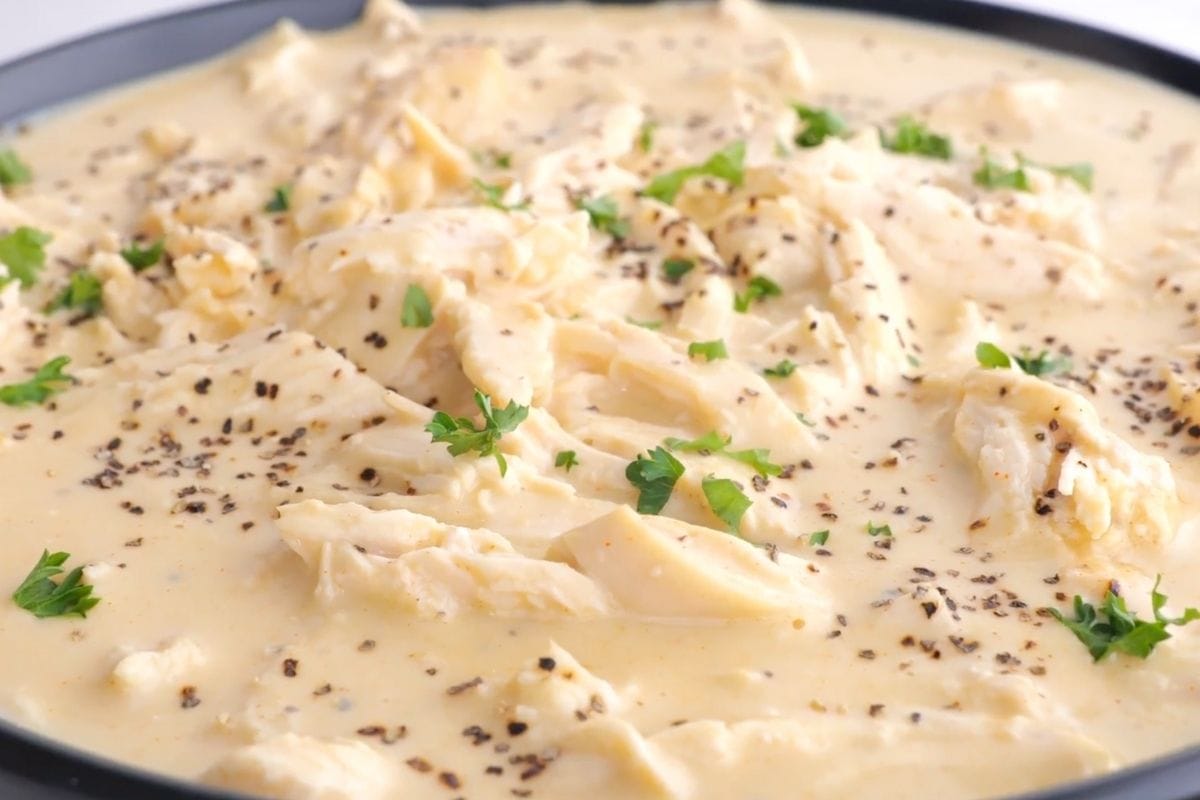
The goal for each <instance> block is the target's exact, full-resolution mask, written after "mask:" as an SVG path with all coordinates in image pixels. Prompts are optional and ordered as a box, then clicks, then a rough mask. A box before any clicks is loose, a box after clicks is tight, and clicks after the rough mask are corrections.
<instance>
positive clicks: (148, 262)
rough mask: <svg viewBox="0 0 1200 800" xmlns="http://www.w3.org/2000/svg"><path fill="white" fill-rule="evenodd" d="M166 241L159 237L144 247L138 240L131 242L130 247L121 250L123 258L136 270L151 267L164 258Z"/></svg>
mask: <svg viewBox="0 0 1200 800" xmlns="http://www.w3.org/2000/svg"><path fill="white" fill-rule="evenodd" d="M165 248H166V244H165V242H163V240H162V239H158V240H157V241H155V242H153V243H152V244H151V245H150V246H149V247H142V246H140V245H139V244H138V243H137V242H130V243H129V247H126V248H125V249H124V250H122V251H121V258H123V259H125V263H126V264H128V265H129V266H130V267H132V268H133V271H134V272H141V271H142V270H146V269H150V268H151V267H153V266H154V265H155V264H157V263H158V262H159V261H161V260H162V257H163V251H164V249H165Z"/></svg>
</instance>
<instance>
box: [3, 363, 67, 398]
mask: <svg viewBox="0 0 1200 800" xmlns="http://www.w3.org/2000/svg"><path fill="white" fill-rule="evenodd" d="M70 363H71V359H70V358H68V357H67V356H59V357H57V358H52V359H50V360H49V361H47V362H46V363H45V364H42V366H40V367H38V370H37V372H35V373H34V374H33V377H32V378H30V379H29V380H27V381H24V382H22V383H10V384H8V385H6V386H0V403H4V405H6V406H30V405H37V404H39V403H43V402H45V401H46V399H47V398H49V397H51V396H52V395H55V394H58V393H59V392H61V391H62V390H63V389H65V388H67V384H69V383H70V382H71V376H70V375H67V374H66V373H64V372H63V368H64V367H66V366H67V364H70Z"/></svg>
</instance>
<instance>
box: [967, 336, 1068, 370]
mask: <svg viewBox="0 0 1200 800" xmlns="http://www.w3.org/2000/svg"><path fill="white" fill-rule="evenodd" d="M975 359H976V360H977V361H978V362H979V366H981V367H983V368H984V369H1008V368H1009V367H1011V366H1012V365H1013V364H1014V363H1015V364H1016V365H1017V366H1018V367H1019V368H1020V369H1021V371H1022V372H1024V373H1025V374H1026V375H1033V376H1034V377H1041V376H1042V375H1053V374H1055V373H1056V372H1066V371H1067V370H1069V369H1070V368H1071V362H1070V360H1069V359H1067V358H1065V357H1063V356H1051V355H1050V353H1049V351H1047V350H1043V351H1041V352H1040V353H1038V354H1037V355H1036V356H1035V355H1033V351H1032V350H1030V349H1029V348H1028V347H1023V348H1021V353H1020V354H1019V355H1011V356H1010V355H1009V354H1008V353H1006V352H1004V351H1003V350H1001V349H1000V348H999V347H997V346H996V345H994V344H992V343H991V342H980V343H979V344H977V345H975Z"/></svg>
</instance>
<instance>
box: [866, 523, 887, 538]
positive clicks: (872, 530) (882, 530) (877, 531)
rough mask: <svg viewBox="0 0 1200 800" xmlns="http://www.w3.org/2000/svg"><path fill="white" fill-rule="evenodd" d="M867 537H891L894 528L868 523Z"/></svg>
mask: <svg viewBox="0 0 1200 800" xmlns="http://www.w3.org/2000/svg"><path fill="white" fill-rule="evenodd" d="M867 535H868V536H891V535H892V526H891V525H886V524H885V525H876V524H875V523H874V522H868V523H867Z"/></svg>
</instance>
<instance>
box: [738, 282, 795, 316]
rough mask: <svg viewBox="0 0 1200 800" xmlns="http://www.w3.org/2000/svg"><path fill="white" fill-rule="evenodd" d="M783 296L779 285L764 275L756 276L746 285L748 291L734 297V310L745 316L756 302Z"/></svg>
mask: <svg viewBox="0 0 1200 800" xmlns="http://www.w3.org/2000/svg"><path fill="white" fill-rule="evenodd" d="M782 294H783V289H781V288H780V287H779V284H778V283H776V282H775V281H773V280H771V279H770V278H768V277H766V276H764V275H755V276H754V277H753V278H751V279H750V282H749V283H748V284H746V291H744V292H739V293H738V294H735V295H734V296H733V310H734V311H736V312H738V313H739V314H745V313H746V312H747V311H749V310H750V304H751V303H753V302H754V301H756V300H762V299H764V298H767V297H779V296H781V295H782Z"/></svg>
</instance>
